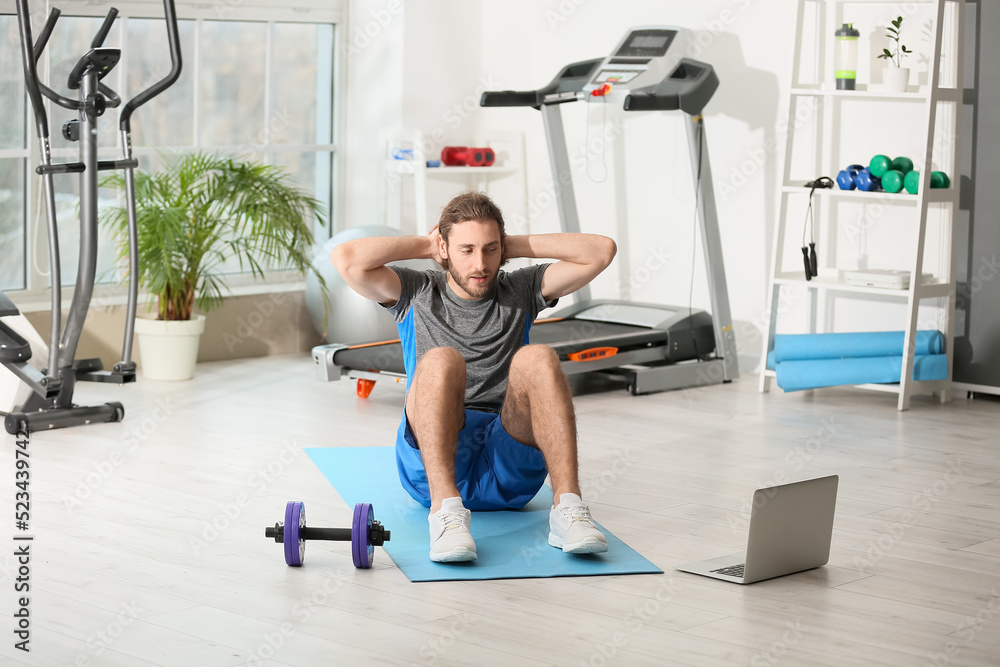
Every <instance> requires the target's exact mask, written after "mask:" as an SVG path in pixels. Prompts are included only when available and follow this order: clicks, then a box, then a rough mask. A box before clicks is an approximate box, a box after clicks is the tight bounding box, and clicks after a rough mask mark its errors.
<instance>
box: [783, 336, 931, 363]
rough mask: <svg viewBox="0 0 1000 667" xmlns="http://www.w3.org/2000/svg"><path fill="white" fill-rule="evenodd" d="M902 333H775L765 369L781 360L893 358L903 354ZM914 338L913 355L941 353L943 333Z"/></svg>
mask: <svg viewBox="0 0 1000 667" xmlns="http://www.w3.org/2000/svg"><path fill="white" fill-rule="evenodd" d="M904 335H905V332H903V331H869V332H857V333H818V334H777V335H775V337H774V350H772V352H771V353H770V354H768V356H767V367H768V368H770V369H774V368H775V364H779V363H781V362H782V361H802V360H806V359H840V358H842V357H894V356H896V355H902V354H903V338H904ZM914 339H915V347H914V354H922V355H927V354H944V348H945V345H944V343H945V340H944V334H943V333H941V332H940V331H934V330H921V331H918V332H917V334H916V336H914Z"/></svg>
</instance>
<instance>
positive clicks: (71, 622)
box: [0, 357, 1000, 667]
mask: <svg viewBox="0 0 1000 667" xmlns="http://www.w3.org/2000/svg"><path fill="white" fill-rule="evenodd" d="M313 378H314V375H313V371H312V364H311V361H310V360H309V359H307V358H304V357H294V358H288V357H285V358H273V357H272V358H267V359H259V360H248V361H240V362H226V363H219V364H205V365H201V366H199V368H198V376H197V378H196V379H195V380H193V381H191V382H186V383H180V384H155V383H145V382H142V381H140V382H139V383H138V384H137V385H133V386H129V387H124V388H119V387H114V386H109V387H104V386H99V385H86V386H81V387H80V388H79V391H78V395H79V398H80V400H81V401H86V402H90V403H93V402H101V401H104V400H121V401H123V402H124V403H125V405H126V410H127V415H126V421H125V422H124V423H122V424H113V425H101V426H91V427H85V428H77V429H73V430H66V431H59V432H50V433H40V434H35V435H34V436H33V437H32V439H31V461H32V481H31V483H32V486H31V491H32V499H33V504H32V507H31V511H32V528H31V531H30V532H31V534H33V535H34V536H35V540H34V542H33V543H32V547H31V548H32V560H31V575H30V576H31V582H30V583H31V593H30V597H31V603H30V609H31V621H32V625H31V632H32V634H31V648H32V653H31V654H30V655H25V654H23V653H20V652H18V651H15V650H14V648H13V644H14V641H15V640H14V637H13V635H12V633H11V629H12V627H13V621H12V614H13V611H14V605H15V601H14V600H15V595H14V591H13V585H14V584H13V582H12V578H13V577H15V576H17V563H15V561H14V559H13V558H12V553H13V547H12V546H10V545H12V544H13V542H8V546H7V547H3V548H2V550H0V553H3V554H4V555H3V556H2V557H0V567H2V574H3V582H2V585H0V589H2V591H3V592H2V595H0V607H2V609H0V612H2V615H3V616H4V617H5V618H6V619H7V621H6V622H5V623H4V624H2V625H3V628H4V632H3V633H2V635H0V636H2V637H4V639H3V645H2V649H0V650H2V653H0V662H2V663H3V664H33V665H101V666H105V665H178V666H184V667H191V666H194V665H242V664H250V665H265V664H266V665H295V666H302V665H362V664H364V665H368V664H387V665H397V664H398V665H467V664H479V665H572V666H574V667H575V666H578V665H579V666H594V667H599V666H603V665H675V664H676V665H733V664H747V665H751V666H754V667H756V666H761V665H776V664H783V665H817V664H818V665H837V666H842V665H921V666H922V665H945V664H948V665H997V664H1000V404H998V403H995V402H985V401H984V402H979V401H967V400H965V399H964V398H962V399H959V400H956V401H954V402H953V403H951V404H949V405H939V404H936V403H934V402H933V401H931V400H930V399H929V398H919V397H918V398H916V399H915V400H914V401H913V408H912V409H911V410H910V411H909V412H907V413H898V412H897V411H896V409H895V396H894V395H891V394H877V393H870V392H866V391H862V390H853V389H832V390H825V391H818V392H812V393H798V394H788V395H785V394H782V393H781V392H780V391H776V392H775V393H772V394H770V395H760V394H758V393H757V392H756V378H754V377H746V376H745V377H744V378H743V379H742V380H740V381H738V382H735V383H733V384H730V385H726V386H716V387H711V388H707V389H700V390H694V391H687V392H685V391H681V392H671V393H664V394H658V395H653V396H646V397H631V396H629V395H628V394H627V393H626V392H625V391H624V390H619V391H615V392H608V393H592V394H586V395H580V396H578V397H577V410H578V419H579V425H580V433H581V442H580V447H581V466H582V475H583V477H584V479H585V495H586V496H587V497H588V498H589V501H590V504H591V507H592V509H593V511H594V514H595V517H596V518H597V519H598V520H599V521H601V522H602V523H603V524H604V525H605V526H606V527H608V528H609V529H610V530H612V531H613V532H614V533H615V534H616V535H618V536H619V537H621V538H622V539H623V540H625V541H626V542H628V543H629V544H630V545H632V546H633V547H634V548H636V549H637V550H638V551H639V552H641V553H642V554H643V555H645V556H646V557H648V558H649V559H651V560H652V561H653V562H655V563H656V564H658V565H659V566H660V567H662V568H663V569H664V570H665V571H666V573H665V574H663V575H639V576H620V577H593V578H587V577H578V578H558V579H532V580H507V581H485V582H457V583H424V584H411V583H409V581H407V579H406V577H405V576H403V574H402V573H401V572H400V571H399V570H398V569H397V568H396V567H395V566H394V565H393V563H392V561H391V560H389V559H388V557H387V556H386V555H385V553H384V552H383V551H381V550H377V552H376V566H375V568H374V569H372V570H367V571H365V570H355V569H354V568H353V567H352V565H351V556H350V549H349V547H348V546H347V545H346V544H337V543H310V545H309V547H308V548H307V553H306V566H305V567H303V568H301V569H293V568H288V567H286V566H285V565H284V563H283V561H282V557H281V547H280V546H278V545H277V544H275V543H274V542H273V541H270V540H267V539H265V538H264V537H263V529H264V527H265V526H267V525H273V523H274V522H275V521H277V520H278V519H279V518H280V517H281V514H282V511H283V508H284V504H285V501H286V500H289V499H301V500H304V501H306V504H307V507H308V516H309V519H310V523H311V524H312V525H325V526H349V525H350V517H351V509H350V508H349V507H347V506H346V505H345V503H344V502H343V501H342V500H341V499H340V498H339V497H338V496H337V494H336V492H335V491H334V490H333V488H331V487H330V485H329V484H327V482H326V481H325V479H324V478H323V476H322V475H321V474H320V472H319V471H318V470H317V469H316V468H315V467H314V466H313V464H312V463H311V462H310V460H309V458H308V457H307V456H306V455H305V454H303V452H302V449H303V448H304V447H317V446H328V447H338V446H379V445H388V444H391V442H392V439H393V434H394V432H395V428H396V425H397V420H398V417H399V414H400V409H401V404H402V397H403V394H402V390H401V389H400V388H399V387H397V386H391V385H389V386H378V387H376V389H375V391H374V393H373V395H372V397H371V398H370V399H369V400H367V401H360V400H358V399H356V398H355V397H354V388H353V383H348V382H343V383H331V384H325V383H320V382H317V381H315V380H314V379H313ZM3 437H4V440H3V455H2V460H3V463H2V465H0V471H2V472H0V514H2V515H3V516H5V517H8V519H7V520H6V521H7V525H8V526H9V527H8V529H7V533H8V537H7V538H6V539H8V540H10V539H11V538H12V537H13V534H14V529H13V518H12V517H13V511H14V510H13V503H14V493H15V488H14V464H13V459H14V455H13V439H12V438H10V437H9V436H7V435H6V434H4V435H3ZM828 473H837V474H839V475H840V476H841V483H840V495H839V500H838V507H837V520H836V527H835V531H834V537H833V552H832V555H831V561H830V564H829V565H828V566H826V567H824V568H820V569H818V570H813V571H811V572H807V573H801V574H797V575H792V576H789V577H784V578H780V579H776V580H772V581H768V582H762V583H758V584H755V585H752V586H745V587H744V586H737V585H733V584H728V583H725V582H721V581H716V580H712V579H706V578H702V577H698V576H695V575H688V574H685V573H682V572H678V571H675V570H673V566H675V565H678V564H681V563H683V562H686V561H690V560H698V559H702V558H709V557H714V556H721V555H725V554H727V553H730V552H732V551H737V550H739V549H740V548H742V547H743V545H744V544H745V536H746V526H747V523H746V521H747V517H748V509H749V507H748V504H749V499H750V495H751V493H752V492H753V490H754V489H755V488H757V487H759V486H761V485H764V484H768V483H771V482H774V481H779V482H780V481H784V480H785V479H786V478H787V479H788V480H794V479H803V478H808V477H814V476H818V475H823V474H828ZM368 474H370V475H372V476H373V477H374V476H377V475H389V476H394V475H395V471H394V470H371V471H368ZM377 509H378V508H376V511H377ZM386 523H387V527H388V528H390V530H391V528H392V526H391V522H390V521H388V519H387V518H386Z"/></svg>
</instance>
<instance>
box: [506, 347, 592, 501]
mask: <svg viewBox="0 0 1000 667" xmlns="http://www.w3.org/2000/svg"><path fill="white" fill-rule="evenodd" d="M500 420H501V423H502V424H503V427H504V430H506V431H507V433H509V434H510V435H511V436H512V437H513V438H514V439H515V440H517V441H518V442H522V443H524V444H526V445H530V446H531V447H535V448H537V449H539V450H541V452H542V455H543V456H544V457H545V464H546V466H547V467H548V469H549V477H550V478H551V480H552V500H553V502H554V503H555V504H556V505H558V504H559V501H560V499H561V497H562V494H564V493H575V494H576V495H578V496H579V495H580V479H579V467H578V463H577V452H576V413H575V412H574V411H573V395H572V394H571V392H570V390H569V383H568V382H567V381H566V374H565V373H563V370H562V367H561V366H560V365H559V357H558V356H557V355H556V353H555V351H554V350H553V349H552V348H551V347H549V346H548V345H526V346H525V347H522V348H521V349H520V350H518V352H517V354H516V355H514V359H513V361H511V364H510V375H509V377H508V379H507V396H506V398H505V399H504V405H503V411H502V412H501V413H500Z"/></svg>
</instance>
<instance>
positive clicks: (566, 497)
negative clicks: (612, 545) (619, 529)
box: [549, 493, 608, 554]
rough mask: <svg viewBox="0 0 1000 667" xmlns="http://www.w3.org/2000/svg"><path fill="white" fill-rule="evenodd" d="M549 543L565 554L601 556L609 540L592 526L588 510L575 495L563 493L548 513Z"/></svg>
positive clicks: (606, 548) (592, 521)
mask: <svg viewBox="0 0 1000 667" xmlns="http://www.w3.org/2000/svg"><path fill="white" fill-rule="evenodd" d="M549 544H550V545H552V546H554V547H558V548H560V549H562V550H563V552H565V553H568V554H600V553H604V552H605V551H607V550H608V540H607V538H606V537H604V533H602V532H601V531H600V530H598V528H597V526H595V525H594V520H593V519H592V518H591V517H590V508H589V507H587V506H586V505H584V504H583V500H581V499H580V496H578V495H576V494H575V493H564V494H562V497H561V498H560V499H559V504H558V505H556V506H555V507H553V508H552V511H551V512H549Z"/></svg>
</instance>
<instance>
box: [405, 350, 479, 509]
mask: <svg viewBox="0 0 1000 667" xmlns="http://www.w3.org/2000/svg"><path fill="white" fill-rule="evenodd" d="M406 418H407V420H409V422H410V430H412V431H413V435H414V436H415V437H416V439H417V445H418V446H419V447H420V456H421V458H422V459H423V462H424V470H425V471H426V472H427V483H428V485H429V486H430V492H431V513H432V514H433V513H434V512H437V511H438V510H439V509H441V501H442V500H444V499H445V498H454V497H456V496H459V495H460V494H459V491H458V487H457V486H456V485H455V447H456V444H457V442H458V432H459V431H461V430H462V426H463V424H464V422H465V359H463V358H462V355H461V354H460V353H459V352H458V350H455V349H452V348H450V347H436V348H433V349H431V350H428V351H427V352H426V353H424V355H423V356H422V357H421V358H420V363H418V364H417V370H416V372H415V373H414V374H413V381H412V382H411V383H410V389H409V392H408V393H407V396H406Z"/></svg>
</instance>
